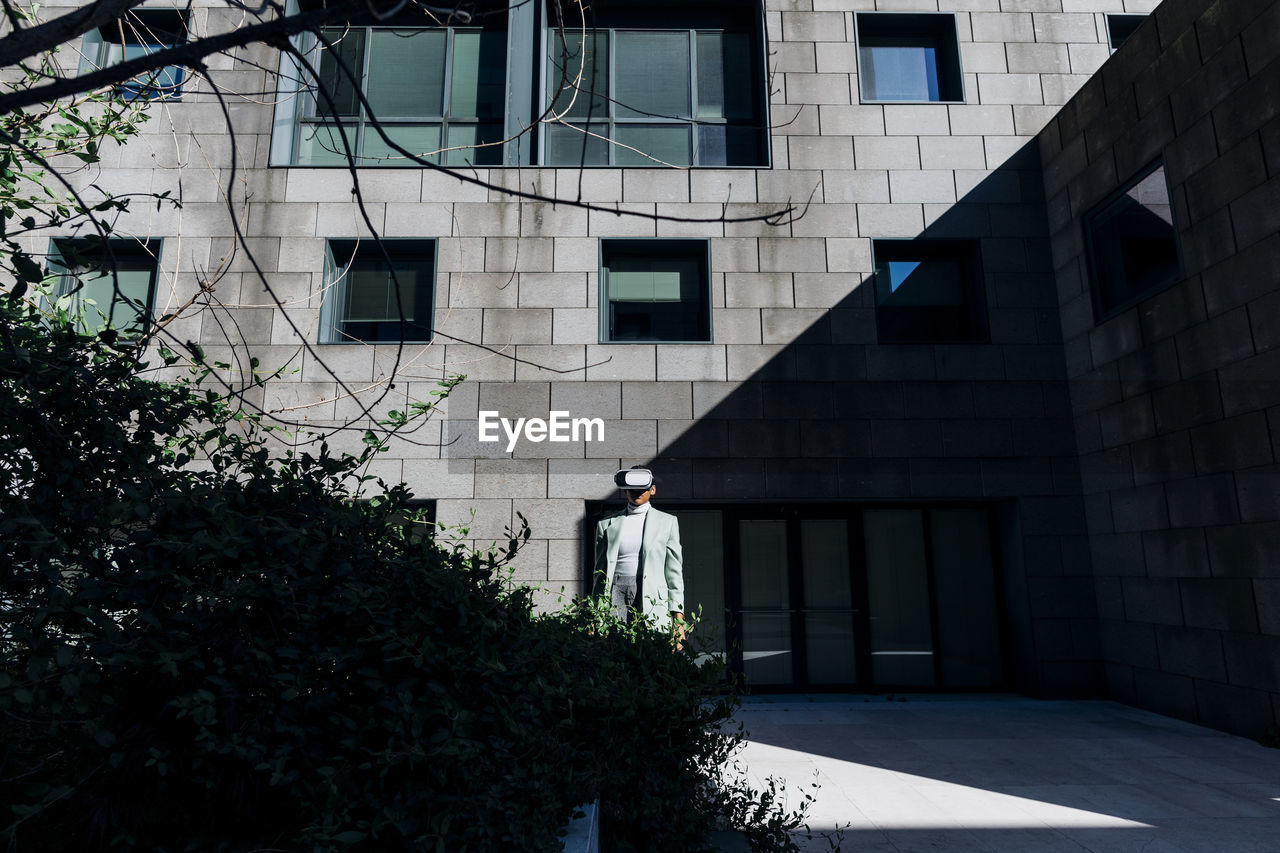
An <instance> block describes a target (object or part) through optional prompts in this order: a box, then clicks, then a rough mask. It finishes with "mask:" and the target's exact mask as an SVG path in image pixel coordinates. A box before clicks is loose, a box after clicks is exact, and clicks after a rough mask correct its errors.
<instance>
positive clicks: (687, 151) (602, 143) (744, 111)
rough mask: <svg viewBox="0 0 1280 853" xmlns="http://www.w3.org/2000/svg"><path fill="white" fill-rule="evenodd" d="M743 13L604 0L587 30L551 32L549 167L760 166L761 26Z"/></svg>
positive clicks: (762, 159)
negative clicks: (627, 5)
mask: <svg viewBox="0 0 1280 853" xmlns="http://www.w3.org/2000/svg"><path fill="white" fill-rule="evenodd" d="M748 11H752V12H754V7H752V6H750V5H746V4H744V5H742V6H737V7H725V9H724V10H723V12H722V13H721V14H717V15H715V16H702V15H699V14H697V13H696V12H690V11H688V10H684V11H681V10H677V9H670V8H665V9H664V10H663V13H662V14H661V15H660V16H654V15H653V14H652V11H651V10H650V12H649V13H648V14H637V13H628V12H625V11H621V10H618V9H617V8H616V6H615V7H613V8H611V7H609V6H604V7H602V8H601V9H600V10H599V11H598V13H597V14H596V16H595V18H596V20H595V28H593V29H588V30H586V31H585V32H584V31H583V30H582V29H581V26H580V25H579V28H578V29H577V30H575V29H574V28H573V25H572V22H566V25H565V32H564V36H563V38H562V37H561V33H560V31H559V29H557V28H551V29H549V30H548V32H547V52H548V56H547V73H546V80H547V84H546V85H547V100H548V101H549V102H551V109H552V111H553V115H554V116H556V117H558V118H559V120H558V121H552V122H551V123H550V124H548V126H547V133H546V143H545V144H546V162H547V163H548V165H552V166H578V165H587V166H609V165H614V166H662V165H667V164H669V165H673V166H689V165H694V166H763V165H766V164H767V155H766V138H767V136H766V130H767V128H766V127H765V120H764V96H765V85H764V73H763V68H762V65H761V62H760V56H759V55H760V53H761V49H760V40H759V39H760V36H759V27H758V25H757V21H756V16H755V15H754V14H751V15H748V14H746V13H747V12H748ZM654 21H660V22H661V23H660V24H655V23H654Z"/></svg>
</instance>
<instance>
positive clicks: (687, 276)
mask: <svg viewBox="0 0 1280 853" xmlns="http://www.w3.org/2000/svg"><path fill="white" fill-rule="evenodd" d="M600 255H601V270H600V278H601V296H602V298H601V300H600V301H601V318H600V325H601V329H600V338H601V340H602V341H605V342H614V343H617V342H667V343H710V341H711V285H710V280H709V279H710V276H709V274H708V268H709V264H708V260H707V243H706V241H704V240H602V241H600Z"/></svg>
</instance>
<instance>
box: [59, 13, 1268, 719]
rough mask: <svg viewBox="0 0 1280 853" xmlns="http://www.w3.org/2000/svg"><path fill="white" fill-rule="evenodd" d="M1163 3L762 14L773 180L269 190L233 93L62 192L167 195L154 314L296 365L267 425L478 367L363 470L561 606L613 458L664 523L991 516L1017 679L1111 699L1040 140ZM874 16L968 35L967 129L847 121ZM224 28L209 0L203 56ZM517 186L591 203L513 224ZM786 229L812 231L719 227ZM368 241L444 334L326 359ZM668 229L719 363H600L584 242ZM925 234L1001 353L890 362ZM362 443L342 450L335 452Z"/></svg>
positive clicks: (910, 115)
mask: <svg viewBox="0 0 1280 853" xmlns="http://www.w3.org/2000/svg"><path fill="white" fill-rule="evenodd" d="M1154 6H1155V0H1096V2H1079V0H924V2H921V0H766V2H765V7H764V11H763V17H764V22H765V27H766V33H767V43H768V44H767V51H768V59H767V67H768V74H769V80H768V85H769V91H770V93H771V94H770V100H771V107H770V113H771V114H770V119H771V125H772V127H773V131H772V140H771V158H772V167H771V168H766V169H690V170H655V169H626V170H622V169H588V170H575V169H545V168H541V169H540V168H524V169H487V170H486V169H478V170H469V171H467V172H466V175H467V176H470V177H473V178H475V179H476V180H477V181H479V182H481V183H480V184H477V183H467V182H463V181H460V180H459V179H458V178H457V177H456V176H454V175H450V174H447V173H443V172H440V171H435V170H421V171H420V170H410V169H395V170H378V169H360V170H358V183H357V184H353V181H352V178H351V175H350V174H349V173H348V172H346V171H345V170H332V169H327V170H322V169H302V168H268V166H267V153H268V151H269V149H270V133H271V124H272V121H271V119H272V107H271V105H270V103H269V102H268V101H269V99H264V98H262V97H260V96H258V95H246V96H245V97H237V96H234V95H232V96H231V97H230V99H229V100H230V108H231V109H232V110H233V116H234V117H233V123H232V126H231V128H230V129H228V128H226V127H225V126H224V125H223V124H222V122H221V120H220V115H221V111H220V107H219V106H218V102H217V99H216V97H215V96H214V95H213V94H212V93H211V92H210V91H209V87H208V85H207V84H203V83H197V84H194V85H193V86H192V87H191V88H190V89H189V90H188V94H186V95H184V98H183V100H182V101H181V102H180V103H171V104H162V105H157V108H156V112H157V116H156V120H154V121H153V122H152V123H151V124H150V125H149V126H148V128H147V133H146V134H145V136H144V138H142V139H139V140H135V141H132V142H130V143H129V144H128V145H127V146H125V147H123V148H122V149H120V150H118V151H115V152H113V153H112V154H111V155H110V158H109V161H108V162H107V163H106V164H105V165H104V168H103V169H101V170H99V171H97V172H95V173H94V174H92V175H84V176H82V177H81V178H80V180H81V181H82V185H87V184H88V183H90V182H91V181H92V180H99V181H102V180H112V181H116V182H118V183H119V184H120V185H121V186H126V185H127V186H130V187H134V188H136V187H142V186H146V187H153V186H154V187H166V188H168V187H172V188H174V189H175V191H177V192H180V193H181V196H182V198H183V201H184V206H183V209H182V210H181V211H171V210H161V211H159V212H157V211H155V210H154V209H147V207H146V206H140V207H138V208H137V209H136V210H135V211H133V212H131V213H129V214H128V215H127V216H126V217H124V218H123V219H122V221H121V222H120V223H119V226H120V230H121V232H122V233H125V232H130V231H131V232H133V233H137V234H141V235H146V236H152V237H163V238H164V239H165V246H164V255H163V258H162V265H161V266H162V278H163V286H162V290H161V297H160V300H159V308H158V310H163V306H166V305H174V304H180V303H181V302H182V301H184V300H185V299H186V298H187V297H188V296H189V295H190V294H191V293H192V292H194V289H195V287H196V284H197V281H198V280H200V279H202V278H208V279H211V280H214V281H215V282H216V284H215V292H216V294H217V296H218V298H219V299H220V300H221V303H222V307H219V308H215V309H209V310H206V311H203V312H200V313H198V314H194V315H192V316H191V317H189V318H184V319H182V320H179V321H178V322H176V323H175V324H174V325H173V326H172V327H171V328H172V330H173V332H174V334H175V336H177V337H178V338H179V339H180V340H182V339H188V338H189V339H192V340H200V341H201V342H202V343H203V344H204V345H205V347H206V349H208V350H209V351H210V352H211V353H213V354H215V355H217V356H220V357H222V358H223V359H224V360H227V361H230V362H233V363H235V364H244V363H247V357H248V356H249V355H250V354H252V355H256V356H257V357H258V358H259V359H260V361H261V363H262V364H263V365H264V366H268V367H274V366H277V365H283V364H289V365H292V366H294V367H296V368H297V370H296V371H295V372H293V373H291V374H289V375H287V376H285V377H283V378H282V380H281V381H280V382H279V383H278V387H275V388H272V389H270V390H269V391H267V392H266V394H265V396H264V398H263V400H262V402H263V403H264V404H265V405H266V406H267V407H268V408H269V409H273V410H277V411H279V412H280V413H281V414H282V416H285V417H288V418H291V419H305V420H306V421H307V422H308V423H310V424H313V425H315V426H317V427H326V426H332V425H338V424H343V423H347V422H348V421H349V419H351V418H352V417H355V418H356V420H355V422H354V423H355V425H356V426H359V425H360V424H361V423H362V417H363V413H364V408H365V407H366V406H370V405H371V406H373V408H372V410H371V414H372V415H373V416H375V417H376V416H377V415H378V413H380V412H385V411H387V410H389V409H391V408H403V407H404V406H405V404H406V403H407V402H412V401H415V400H427V399H430V397H429V394H430V391H431V390H433V388H434V387H435V382H436V381H437V380H438V379H439V378H440V377H442V376H444V375H446V374H453V373H465V374H466V375H467V377H468V379H467V381H466V382H465V383H463V384H462V385H461V386H459V387H458V388H457V389H456V390H455V391H454V393H453V395H452V396H451V397H450V398H449V400H448V401H447V402H446V403H445V404H444V406H443V407H442V414H443V417H442V419H441V420H440V421H439V422H438V423H437V424H436V425H433V426H429V427H427V428H424V430H423V431H421V432H419V433H415V434H414V435H413V436H412V440H410V441H404V442H398V443H397V444H396V446H395V447H393V449H392V451H391V452H390V453H388V454H386V455H385V456H384V457H383V458H381V459H380V460H379V461H378V463H377V464H378V466H379V467H378V473H380V474H382V475H383V476H385V477H388V478H391V479H403V480H405V481H406V482H408V483H409V484H410V485H411V486H412V487H413V488H414V489H415V490H416V491H417V492H418V494H420V495H421V496H423V497H427V498H432V499H434V500H436V501H437V507H438V515H439V518H440V519H441V520H442V521H445V522H456V523H462V524H465V525H466V526H467V527H468V528H469V531H470V532H469V534H468V535H469V536H470V537H472V538H474V539H477V540H481V541H491V540H495V539H496V540H501V539H503V533H504V529H505V528H506V527H507V526H509V525H512V524H514V523H516V521H517V513H520V514H523V515H524V516H525V517H527V518H528V519H529V523H530V524H531V525H532V527H533V540H532V542H531V544H530V545H529V546H528V548H527V549H526V551H525V552H524V553H523V554H522V555H521V556H520V558H519V560H518V563H517V569H518V576H519V577H520V578H522V579H524V580H527V581H529V582H531V583H541V584H543V585H544V586H545V587H547V588H548V590H549V595H550V596H552V597H554V593H555V592H556V591H558V590H559V589H561V588H562V587H563V588H564V589H565V591H566V592H567V593H568V594H574V593H577V592H580V591H581V577H582V568H581V549H582V529H581V527H580V524H581V520H582V516H583V513H584V504H585V501H587V500H593V499H599V498H604V497H608V496H610V494H611V493H612V487H611V486H610V480H609V475H610V474H611V473H612V472H613V471H614V470H615V469H616V468H617V467H619V466H622V465H630V464H633V463H637V462H654V464H655V465H656V466H658V467H659V468H660V470H661V473H662V475H663V478H664V481H663V486H662V498H666V499H678V500H680V499H683V500H708V501H711V500H734V501H738V500H743V501H745V500H779V499H786V500H797V501H815V502H821V501H833V500H840V501H849V502H863V501H865V502H899V501H900V502H923V501H975V502H976V501H980V502H986V503H990V504H993V505H996V506H998V507H999V510H1000V517H1001V519H1002V530H1003V531H1004V541H1003V542H1002V560H1003V563H1004V569H1005V574H1006V588H1005V599H1006V603H1007V606H1008V609H1009V615H1010V620H1009V625H1008V626H1007V628H1008V631H1009V635H1010V636H1009V644H1010V646H1011V649H1012V652H1013V656H1014V665H1015V671H1016V672H1015V675H1016V684H1017V686H1018V687H1020V688H1022V689H1024V690H1028V691H1038V692H1040V693H1044V694H1054V693H1066V692H1076V693H1079V692H1088V691H1090V690H1092V689H1094V687H1095V686H1096V684H1097V683H1098V677H1097V676H1098V665H1097V660H1098V653H1097V630H1096V619H1095V608H1094V599H1093V578H1092V574H1091V569H1090V549H1089V547H1088V545H1089V540H1088V538H1087V536H1088V531H1089V529H1090V528H1089V526H1088V525H1089V523H1090V522H1089V521H1088V519H1087V514H1086V505H1085V504H1084V503H1083V501H1082V496H1081V490H1082V485H1081V477H1080V474H1079V468H1078V466H1077V463H1076V437H1075V435H1074V434H1073V431H1072V430H1071V429H1070V413H1071V408H1070V406H1071V401H1070V398H1069V396H1068V390H1067V384H1066V379H1067V375H1068V374H1067V370H1068V366H1067V365H1064V359H1063V349H1062V334H1061V329H1062V325H1061V323H1060V322H1059V319H1058V310H1059V300H1058V299H1057V294H1056V293H1055V288H1054V276H1053V272H1054V268H1055V264H1054V257H1055V256H1054V254H1053V253H1052V252H1051V245H1050V239H1049V233H1048V231H1047V230H1046V228H1045V226H1044V220H1043V214H1042V210H1043V205H1044V202H1045V198H1044V192H1043V184H1042V181H1041V178H1040V172H1039V169H1040V164H1039V155H1038V152H1037V150H1036V147H1035V145H1034V142H1033V140H1034V137H1035V135H1036V134H1037V133H1038V132H1039V131H1040V130H1041V128H1043V127H1044V125H1045V124H1046V122H1049V121H1050V119H1051V118H1052V117H1053V116H1054V114H1055V113H1056V112H1057V110H1058V109H1059V108H1060V106H1061V105H1062V104H1063V103H1065V102H1067V100H1068V99H1069V98H1071V97H1072V95H1073V94H1074V93H1075V92H1076V91H1077V90H1078V89H1079V88H1080V87H1081V86H1082V85H1083V84H1084V82H1085V81H1086V80H1087V79H1088V76H1089V75H1090V74H1092V73H1093V72H1094V71H1096V69H1097V68H1098V67H1099V66H1101V65H1102V64H1103V62H1104V61H1105V60H1106V58H1107V55H1108V49H1107V46H1106V41H1107V38H1106V21H1105V13H1108V12H1135V13H1146V12H1149V11H1150V10H1151V9H1152V8H1153V7H1154ZM56 11H58V10H57V9H56V8H53V7H49V12H50V13H51V14H52V13H55V12H56ZM859 11H912V12H915V11H928V12H943V13H951V14H953V15H954V16H955V23H956V30H957V34H958V39H959V42H960V55H961V63H962V68H963V89H964V95H965V97H964V103H961V104H949V105H948V104H923V105H900V104H888V105H886V104H863V103H861V102H860V97H859V87H858V76H857V61H856V50H855V46H854V27H855V24H854V22H855V17H854V16H855V13H857V12H859ZM236 25H237V20H236V19H235V16H232V15H230V13H228V12H227V11H225V10H223V9H219V8H215V7H211V6H209V5H208V4H200V3H197V4H196V7H195V12H194V19H193V29H194V31H195V32H196V33H197V34H201V33H209V32H216V31H220V30H225V29H228V28H231V27H234V26H236ZM249 58H252V59H254V60H255V61H256V62H257V64H251V63H249V62H246V61H244V60H246V59H249ZM276 61H277V60H276V58H275V57H274V55H272V53H271V51H268V50H265V49H263V48H254V49H252V50H250V51H246V52H237V53H236V54H235V55H234V56H226V57H216V58H215V61H214V62H212V63H211V72H210V73H211V76H212V79H213V80H214V82H215V83H217V84H218V85H220V86H224V87H226V88H227V89H235V90H237V91H241V92H246V93H257V92H261V91H270V90H271V89H272V88H274V82H273V81H272V79H271V75H270V74H269V73H267V72H266V71H264V70H262V69H264V68H267V69H269V68H273V67H275V64H276ZM1096 82H1097V81H1096V80H1095V83H1096ZM1272 141H1274V134H1273V135H1272ZM233 150H234V152H235V154H236V161H235V167H234V170H233V168H232V159H231V155H232V151H233ZM484 182H487V183H488V184H489V186H485V185H483V184H484ZM510 187H518V188H520V189H524V190H531V189H532V190H536V191H538V192H541V193H543V194H546V195H555V196H558V197H560V198H564V199H573V200H581V201H582V202H585V203H589V204H592V205H597V206H598V207H597V209H592V210H586V209H583V208H582V207H578V206H573V205H568V204H550V203H545V202H532V201H516V200H514V199H513V198H512V197H511V196H510V195H509V194H507V193H506V192H504V188H510ZM228 188H229V190H228ZM228 193H229V195H227V194H228ZM357 200H362V202H363V204H360V203H357ZM1239 203H1240V204H1245V203H1246V202H1244V201H1241V202H1239ZM1251 203H1252V204H1254V205H1260V204H1261V202H1260V201H1257V200H1254V201H1253V202H1251ZM788 205H797V206H802V207H803V216H800V217H798V218H795V219H794V220H792V221H790V222H788V223H787V224H783V225H770V224H766V223H763V222H760V221H727V222H722V221H718V217H719V216H720V215H721V212H722V211H723V213H724V215H725V216H727V217H728V218H729V219H730V220H734V219H739V218H746V217H752V216H758V215H759V214H762V213H769V212H775V211H778V210H779V209H781V208H784V207H786V206H788ZM627 212H635V213H641V214H646V215H659V216H673V217H686V218H687V217H700V218H703V219H705V220H706V221H703V222H698V223H680V222H673V221H666V220H657V221H655V220H654V219H652V218H646V217H643V216H642V217H633V216H626V215H620V214H621V213H627ZM233 222H234V223H239V224H240V228H241V229H242V230H243V232H244V233H245V234H246V235H247V241H246V245H247V246H249V247H251V248H252V250H253V256H254V258H255V259H256V260H257V261H258V262H259V265H260V268H261V271H262V274H261V275H259V274H258V271H257V270H256V269H255V268H254V265H253V264H251V263H249V258H248V253H247V252H246V251H245V248H244V246H239V247H237V245H236V243H235V240H234V234H235V233H236V232H235V228H234V227H233ZM374 232H376V233H379V234H381V235H383V236H386V237H416V238H435V239H437V240H438V278H437V291H436V300H437V311H436V328H437V329H438V330H439V332H440V334H439V335H438V336H437V338H436V340H435V342H434V343H432V344H431V345H430V346H412V347H404V348H399V347H395V346H388V345H378V346H364V345H354V344H346V345H316V344H315V342H316V340H317V326H318V319H319V310H320V303H321V300H322V298H323V293H322V291H323V280H322V278H323V274H322V270H323V254H324V244H325V240H326V238H339V237H356V236H368V235H370V234H371V233H374ZM659 236H682V237H685V236H687V237H699V238H705V239H707V240H708V241H709V244H710V258H711V263H710V271H711V293H712V317H713V324H714V338H713V343H711V344H705V345H701V344H700V345H656V346H655V345H609V344H601V343H599V339H598V331H597V330H598V311H599V306H598V284H599V281H598V278H599V273H598V242H599V240H600V238H604V237H659ZM917 236H936V237H947V238H973V239H978V240H981V241H982V242H981V246H982V252H981V254H982V259H983V265H984V271H985V276H984V286H985V289H986V302H987V306H988V316H989V324H990V342H989V343H982V344H965V345H880V344H878V343H877V341H876V327H875V300H874V294H873V287H872V286H871V276H872V260H871V241H872V240H873V239H875V238H912V237H917ZM1205 241H1206V243H1212V240H1211V239H1210V238H1209V237H1208V236H1206V238H1205ZM211 271H217V274H216V275H213V274H212V273H211ZM277 303H279V304H277ZM280 306H283V307H280ZM229 319H234V320H235V321H236V323H237V324H238V325H236V326H229V325H228V320H229ZM228 329H231V332H230V333H228ZM241 331H243V332H244V334H240V332H241ZM1274 332H1275V330H1274V329H1270V330H1269V333H1271V334H1272V336H1273V337H1274ZM1265 333H1267V332H1266V331H1265V330H1264V331H1263V332H1261V333H1260V334H1265ZM304 341H305V342H308V343H310V344H312V345H313V346H310V347H309V348H304V347H302V343H303V342H304ZM1188 345H1189V344H1188ZM393 383H394V387H392V385H393ZM481 409H486V410H487V409H497V410H499V411H501V413H502V414H503V415H504V416H507V417H519V416H539V417H545V416H546V414H547V412H548V411H549V410H550V409H561V410H568V411H570V412H571V413H572V414H573V415H574V416H583V417H601V418H603V419H604V420H605V432H606V440H605V441H603V442H600V443H587V444H579V445H560V444H549V443H542V444H536V445H534V444H529V443H522V444H521V445H520V446H519V447H517V449H516V451H515V453H514V454H513V455H510V456H509V455H507V454H504V453H502V452H501V450H500V448H499V449H495V446H494V445H481V444H479V443H478V442H476V441H475V419H476V417H477V413H478V412H479V411H480V410H481ZM1251 426H1252V428H1255V429H1256V428H1257V424H1256V423H1252V424H1251ZM358 440H359V431H358V430H355V431H344V432H341V433H338V434H337V435H336V436H335V437H334V439H333V440H332V442H331V443H333V444H335V445H337V446H340V447H343V446H350V447H355V446H356V445H357V444H358ZM1169 452H1170V453H1172V452H1174V450H1172V449H1171V450H1170V451H1169ZM660 500H661V499H660ZM1135 500H1136V496H1135ZM473 513H474V514H473ZM549 600H550V599H549Z"/></svg>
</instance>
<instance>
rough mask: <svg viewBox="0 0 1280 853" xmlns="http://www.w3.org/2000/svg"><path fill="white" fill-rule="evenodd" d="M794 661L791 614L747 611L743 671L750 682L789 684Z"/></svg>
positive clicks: (744, 627)
mask: <svg viewBox="0 0 1280 853" xmlns="http://www.w3.org/2000/svg"><path fill="white" fill-rule="evenodd" d="M783 571H784V573H785V567H784V568H783ZM791 662H792V654H791V616H790V614H787V613H781V614H777V613H744V614H743V615H742V671H743V674H744V675H746V677H747V683H748V684H753V685H755V684H789V683H791V681H792V680H793V676H792V673H791Z"/></svg>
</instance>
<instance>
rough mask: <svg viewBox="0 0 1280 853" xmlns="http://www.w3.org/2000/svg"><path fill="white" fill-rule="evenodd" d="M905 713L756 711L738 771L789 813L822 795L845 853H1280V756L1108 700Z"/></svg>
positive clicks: (755, 704)
mask: <svg viewBox="0 0 1280 853" xmlns="http://www.w3.org/2000/svg"><path fill="white" fill-rule="evenodd" d="M902 698H903V699H905V701H897V700H889V699H886V698H885V697H870V696H867V697H863V696H841V697H830V696H820V695H814V696H756V697H749V698H748V699H747V700H746V702H745V704H744V705H743V708H742V709H741V711H740V712H739V714H738V719H739V720H740V721H741V722H742V723H743V724H744V726H745V727H746V730H747V734H748V744H747V747H746V749H745V750H744V752H743V753H742V755H741V758H742V760H743V761H744V762H745V764H746V766H747V770H748V773H749V774H750V775H751V776H752V777H753V780H754V781H756V782H757V783H758V782H759V780H761V779H763V778H764V777H767V776H776V777H781V778H783V779H785V780H786V782H787V785H788V790H789V791H790V792H791V793H790V796H791V799H792V802H796V801H798V799H799V797H800V796H801V795H802V792H803V791H804V790H810V791H812V788H811V787H810V785H811V783H813V782H815V781H816V782H817V783H818V784H819V786H820V787H819V788H818V789H817V790H816V793H815V797H816V799H815V802H814V804H813V808H812V810H811V812H810V815H809V824H810V826H811V827H812V829H813V830H814V831H815V833H817V832H823V833H827V834H829V835H831V836H832V837H834V835H835V830H836V829H837V828H839V827H845V829H844V834H843V844H842V849H843V850H845V851H859V853H861V851H885V853H889V851H895V852H896V853H909V851H910V853H914V851H993V850H994V851H1017V853H1041V851H1045V852H1046V853H1047V851H1053V853H1059V851H1061V853H1068V851H1070V853H1079V851H1098V853H1103V851H1106V853H1112V851H1114V852H1115V853H1121V851H1144V853H1182V851H1212V853H1280V750H1275V749H1268V748H1266V747H1263V746H1260V745H1259V744H1257V743H1255V742H1253V741H1250V740H1245V739H1243V738H1238V737H1234V736H1231V735H1226V734H1223V733H1221V732H1217V731H1213V730H1211V729H1206V728H1202V727H1200V726H1195V725H1192V724H1189V723H1184V722H1181V721H1178V720H1174V719H1171V718H1168V717H1162V716H1159V715H1157V714H1152V713H1148V712H1146V711H1140V710H1137V709H1134V708H1129V707H1126V706H1124V705H1120V704H1117V703H1114V702H1108V701H1037V700H1034V699H1027V698H1024V697H1018V696H1004V695H998V696H918V695H911V696H905V697H902ZM802 848H803V849H804V850H806V851H828V850H831V849H832V847H831V845H830V844H829V843H828V841H827V840H825V839H822V838H818V839H815V840H813V841H809V842H803V843H802ZM726 849H728V846H726Z"/></svg>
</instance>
